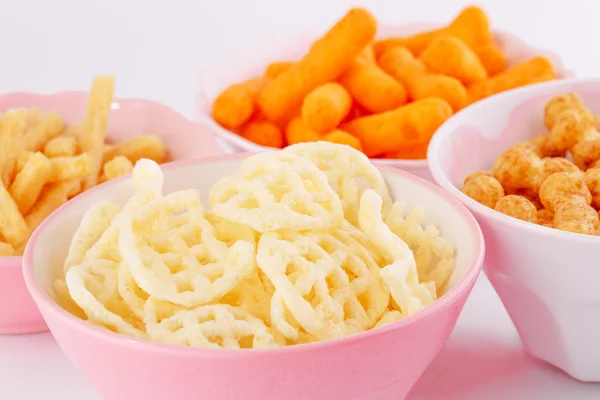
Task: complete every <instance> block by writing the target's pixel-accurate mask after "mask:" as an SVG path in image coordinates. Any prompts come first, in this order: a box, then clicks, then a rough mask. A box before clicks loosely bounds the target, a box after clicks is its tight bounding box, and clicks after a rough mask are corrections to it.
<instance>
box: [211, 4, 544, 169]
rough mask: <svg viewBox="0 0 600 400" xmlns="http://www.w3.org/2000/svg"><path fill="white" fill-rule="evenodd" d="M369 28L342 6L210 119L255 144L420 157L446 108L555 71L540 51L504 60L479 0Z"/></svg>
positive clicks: (216, 107)
mask: <svg viewBox="0 0 600 400" xmlns="http://www.w3.org/2000/svg"><path fill="white" fill-rule="evenodd" d="M376 31H377V23H376V21H375V18H374V17H373V16H372V15H371V14H369V12H367V11H365V10H363V9H359V8H357V9H352V10H350V11H349V12H348V13H347V14H346V15H345V16H344V17H343V18H342V19H341V20H340V21H338V22H337V24H335V25H334V26H333V27H332V28H331V29H330V30H329V31H328V32H327V33H326V34H325V35H324V36H323V37H321V38H320V39H318V40H317V41H316V42H314V43H313V45H312V47H311V48H310V50H309V51H308V53H306V55H305V56H304V57H303V58H302V59H301V60H297V61H278V62H274V63H272V64H270V65H268V66H267V67H266V69H265V71H264V74H263V76H261V77H256V78H253V79H249V80H247V81H245V82H241V83H236V84H234V85H232V86H230V87H228V88H226V89H225V90H224V91H223V92H222V93H221V94H220V95H219V96H218V97H217V98H216V99H215V100H214V102H213V108H212V115H213V118H214V120H215V121H216V122H218V123H219V124H220V125H221V126H222V127H224V128H226V129H228V130H230V131H232V132H235V133H237V134H239V135H241V136H242V137H244V138H246V139H248V140H250V141H252V142H255V143H257V144H259V145H262V146H268V147H275V148H284V147H285V146H287V145H293V144H295V143H300V142H315V141H329V142H333V143H342V144H347V145H349V146H352V147H354V148H355V149H357V150H360V151H363V152H364V153H365V154H366V155H367V156H369V157H380V158H396V159H423V158H425V157H426V154H427V145H428V143H429V140H430V139H431V136H432V135H433V134H434V133H435V131H436V130H437V128H438V127H439V126H440V125H441V124H442V123H443V122H444V121H445V120H446V119H448V118H449V117H450V116H451V115H452V114H453V113H455V112H457V111H458V110H460V109H462V108H463V107H465V106H467V105H468V104H471V103H472V102H474V101H477V100H480V99H482V98H484V97H487V96H491V95H493V94H496V93H499V92H501V91H504V90H508V89H513V88H516V87H519V86H524V85H528V84H532V83H537V82H542V81H547V80H552V79H555V78H556V74H555V72H554V68H553V66H552V64H551V63H550V61H548V60H547V59H546V58H544V57H534V58H532V59H529V60H526V61H523V62H521V63H519V64H516V65H513V66H510V67H507V61H506V59H505V56H504V54H503V53H502V49H500V48H499V47H498V45H496V44H495V43H494V42H493V38H492V33H491V31H490V24H489V21H488V18H487V16H486V14H485V12H484V11H483V10H481V9H480V8H478V7H474V6H471V7H467V8H466V9H464V10H463V11H462V12H461V13H460V14H459V15H458V16H457V17H456V18H455V19H454V21H452V22H451V23H450V24H449V25H448V26H445V27H442V28H439V29H435V30H432V31H427V32H422V33H419V34H416V35H413V36H409V37H403V38H387V39H383V40H374V39H375V34H376Z"/></svg>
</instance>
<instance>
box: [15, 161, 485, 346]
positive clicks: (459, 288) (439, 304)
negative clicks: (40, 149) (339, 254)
mask: <svg viewBox="0 0 600 400" xmlns="http://www.w3.org/2000/svg"><path fill="white" fill-rule="evenodd" d="M252 154H254V153H236V154H226V155H218V156H211V157H206V158H202V159H196V160H180V161H174V162H171V163H168V164H163V165H162V166H161V168H162V169H171V168H173V169H175V168H180V167H188V166H192V165H199V164H209V163H212V162H220V161H229V160H238V159H244V158H247V157H248V156H250V155H252ZM379 168H381V169H382V170H385V171H386V172H387V173H391V174H396V175H401V176H402V178H404V179H408V180H412V181H414V182H415V183H417V184H419V185H421V186H425V187H426V188H427V189H429V191H430V192H432V195H434V196H435V195H437V196H439V197H441V198H442V199H443V200H444V201H445V202H447V203H449V205H450V206H451V207H453V208H454V209H455V211H456V212H457V213H458V214H460V215H461V217H462V218H463V220H464V221H465V222H466V223H467V225H468V227H469V230H470V231H471V234H472V236H473V237H474V240H475V243H474V247H473V255H472V258H473V262H472V264H471V265H470V266H469V267H468V269H467V271H466V272H465V274H464V275H463V276H462V277H461V279H460V280H459V281H458V283H457V284H456V285H455V286H454V287H453V288H452V289H450V290H449V291H448V292H447V293H445V294H444V295H443V296H442V297H441V298H439V299H438V300H436V301H435V302H434V303H433V304H431V305H430V306H428V307H426V308H424V309H423V310H421V311H419V312H417V313H415V314H413V315H410V316H408V317H405V318H402V319H401V320H399V321H397V322H395V323H392V324H389V325H386V326H383V327H381V328H378V329H372V330H368V331H363V332H360V333H357V334H354V335H349V336H346V337H343V338H339V339H332V340H325V341H320V342H314V343H308V344H303V345H297V346H285V347H279V348H273V349H251V350H248V349H207V348H195V347H186V346H176V345H168V344H163V343H158V342H152V341H149V340H146V339H137V338H133V337H129V336H126V335H122V334H119V333H115V332H112V331H109V330H106V329H102V328H100V327H98V326H95V325H93V324H91V323H89V322H87V321H84V320H81V319H79V318H77V317H75V316H74V315H72V314H70V313H69V312H68V311H66V310H65V309H63V308H62V307H60V306H59V305H58V304H57V303H56V302H55V301H53V300H52V299H51V298H50V297H49V296H48V294H46V292H45V291H44V290H43V289H42V288H41V287H40V285H39V284H38V282H37V280H36V278H35V276H34V266H33V254H34V248H35V247H36V246H37V242H38V240H39V237H40V234H41V232H43V231H44V230H45V229H46V228H47V227H48V226H49V225H50V224H51V223H52V222H53V220H54V219H56V218H57V216H59V215H62V214H66V213H68V212H69V210H70V209H71V208H72V207H73V206H74V205H75V204H77V203H78V202H79V201H81V200H82V199H84V198H85V197H88V196H91V195H92V194H95V193H96V192H97V191H102V190H106V189H108V188H110V186H111V185H115V184H116V183H117V182H120V181H123V180H124V179H128V176H123V177H120V178H117V179H114V180H111V181H109V182H105V183H104V184H102V185H98V186H95V187H93V188H92V189H90V190H88V191H85V192H83V193H82V194H80V195H79V196H77V197H76V198H74V199H73V200H71V201H69V202H67V203H65V204H63V205H62V206H61V207H60V208H58V209H57V210H56V211H55V212H54V213H53V214H52V215H50V216H49V217H48V218H46V219H45V220H44V221H43V222H42V224H41V225H40V227H39V228H38V229H36V231H35V232H34V233H33V235H32V237H31V239H30V240H29V242H28V243H27V247H26V248H25V254H24V257H23V258H24V262H23V275H24V278H25V283H26V285H27V288H28V290H29V292H30V294H31V296H32V297H33V299H34V301H35V302H36V304H37V305H38V307H39V308H40V309H43V310H44V312H42V315H45V314H51V315H52V317H53V318H54V319H57V320H60V321H61V323H62V324H63V325H67V326H69V328H70V329H71V330H78V331H80V332H81V333H82V334H84V335H86V336H90V337H93V338H94V339H95V340H105V341H109V342H111V343H112V344H114V345H115V346H125V345H127V344H129V345H134V346H137V347H138V348H142V349H144V350H145V351H152V352H159V353H174V354H178V355H188V356H189V355H198V356H221V357H238V356H248V357H252V356H260V355H277V354H287V353H298V352H300V353H302V352H312V351H317V350H319V349H322V348H327V347H336V346H344V345H347V344H353V343H356V342H362V341H365V340H370V339H373V338H376V337H378V336H379V335H384V334H386V333H387V332H389V331H392V330H397V329H401V328H403V327H405V326H408V325H410V324H414V323H418V322H420V321H422V320H423V319H425V318H427V317H428V316H430V315H432V314H434V313H438V312H441V311H443V310H445V309H447V308H448V307H450V306H451V305H452V304H453V303H454V302H455V301H456V300H457V299H458V298H459V297H460V296H461V295H462V294H463V293H464V292H465V291H468V290H469V286H470V285H471V283H472V282H474V281H475V280H476V279H477V277H478V275H479V273H480V272H481V269H482V266H483V260H484V256H485V242H484V239H483V233H482V231H481V228H480V227H479V224H478V223H477V221H476V219H475V217H473V215H472V214H471V213H470V212H469V210H468V209H467V208H466V207H465V206H464V205H463V204H461V203H460V202H459V201H458V200H457V199H456V198H454V197H453V196H451V195H450V194H449V193H447V192H445V191H444V190H443V189H442V188H441V187H439V186H437V185H435V184H433V183H431V182H428V181H426V180H424V179H422V178H420V177H418V176H415V175H412V174H410V173H408V172H405V171H401V170H399V169H396V168H390V167H388V166H385V165H380V166H379ZM44 319H45V318H44ZM49 326H51V325H50V324H49ZM50 330H51V331H52V328H50Z"/></svg>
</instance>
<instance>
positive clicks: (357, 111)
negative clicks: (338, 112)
mask: <svg viewBox="0 0 600 400" xmlns="http://www.w3.org/2000/svg"><path fill="white" fill-rule="evenodd" d="M366 115H369V112H368V111H367V110H365V109H364V108H362V107H361V106H360V105H359V104H356V103H355V104H353V105H352V107H351V108H350V111H349V112H348V114H347V115H346V117H345V118H344V119H343V120H342V122H349V121H352V120H353V119H356V118H360V117H364V116H366Z"/></svg>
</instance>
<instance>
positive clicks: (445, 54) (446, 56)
mask: <svg viewBox="0 0 600 400" xmlns="http://www.w3.org/2000/svg"><path fill="white" fill-rule="evenodd" d="M421 61H423V63H424V64H425V66H426V67H427V68H428V69H429V70H430V71H432V72H437V73H440V74H443V75H448V76H451V77H454V78H456V79H458V80H460V81H461V82H462V83H464V84H465V85H470V84H473V83H477V82H480V81H483V80H484V79H486V78H487V72H486V70H485V68H484V67H483V65H482V64H481V61H480V60H479V58H478V57H477V55H476V54H475V53H473V51H472V50H471V49H470V48H469V47H468V46H467V45H466V44H465V43H464V42H462V41H461V40H460V39H457V38H455V37H453V36H447V35H442V36H439V37H437V38H436V39H434V40H433V41H432V42H431V43H430V44H429V46H427V48H426V49H425V51H424V52H423V54H422V55H421Z"/></svg>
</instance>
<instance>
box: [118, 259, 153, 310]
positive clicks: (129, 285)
mask: <svg viewBox="0 0 600 400" xmlns="http://www.w3.org/2000/svg"><path fill="white" fill-rule="evenodd" d="M118 268H119V269H118V272H117V289H118V291H119V296H121V298H122V299H123V301H124V302H125V304H127V306H129V308H130V309H131V312H132V313H133V314H135V316H136V317H137V318H139V319H140V320H142V321H143V320H144V306H145V304H146V301H148V298H149V296H148V293H146V292H144V291H143V290H142V289H141V288H140V287H139V286H138V284H137V283H136V282H135V280H134V279H133V277H132V276H131V271H130V270H129V266H128V265H127V263H125V262H124V261H122V262H121V263H120V265H119V267H118Z"/></svg>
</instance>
